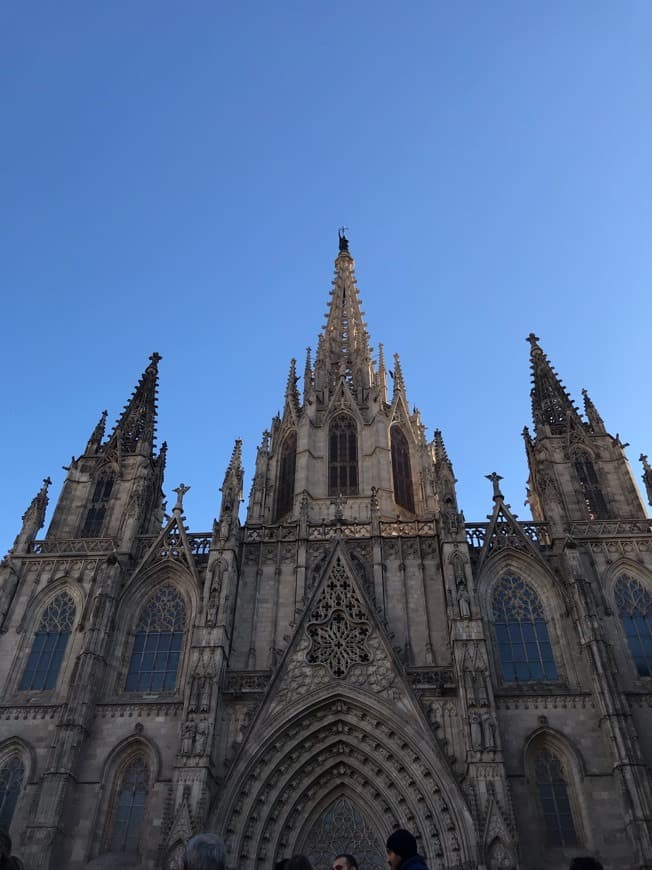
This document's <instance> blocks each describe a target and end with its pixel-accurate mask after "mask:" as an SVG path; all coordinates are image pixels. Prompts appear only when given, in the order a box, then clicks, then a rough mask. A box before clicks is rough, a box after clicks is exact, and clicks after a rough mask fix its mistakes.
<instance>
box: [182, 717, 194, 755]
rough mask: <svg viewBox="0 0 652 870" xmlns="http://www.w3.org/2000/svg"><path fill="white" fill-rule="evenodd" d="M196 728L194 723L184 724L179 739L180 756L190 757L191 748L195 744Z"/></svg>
mask: <svg viewBox="0 0 652 870" xmlns="http://www.w3.org/2000/svg"><path fill="white" fill-rule="evenodd" d="M196 731H197V726H196V724H195V723H194V722H185V723H184V726H183V731H182V738H181V754H182V755H192V747H193V744H194V742H195V733H196Z"/></svg>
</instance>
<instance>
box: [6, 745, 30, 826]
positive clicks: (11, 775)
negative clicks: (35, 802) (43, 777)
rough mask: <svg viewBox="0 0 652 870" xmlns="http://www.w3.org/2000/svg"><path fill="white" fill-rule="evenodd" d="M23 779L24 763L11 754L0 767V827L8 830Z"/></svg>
mask: <svg viewBox="0 0 652 870" xmlns="http://www.w3.org/2000/svg"><path fill="white" fill-rule="evenodd" d="M24 779H25V765H24V764H23V762H22V761H21V760H20V758H18V756H17V755H13V756H12V757H11V758H9V759H8V760H7V761H5V763H4V764H3V765H2V767H1V768H0V829H1V830H4V831H8V830H9V826H10V825H11V820H12V819H13V817H14V810H15V809H16V803H17V802H18V797H19V796H20V792H21V789H22V787H23V780H24Z"/></svg>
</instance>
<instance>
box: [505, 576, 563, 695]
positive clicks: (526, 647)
mask: <svg viewBox="0 0 652 870" xmlns="http://www.w3.org/2000/svg"><path fill="white" fill-rule="evenodd" d="M491 604H492V617H493V623H494V632H495V635H496V643H497V645H498V655H499V657H500V665H501V668H502V672H503V679H504V680H505V681H506V682H531V681H535V680H557V679H558V674H557V667H556V665H555V660H554V657H553V654H552V646H551V644H550V637H549V635H548V626H547V625H546V620H545V615H544V612H543V605H542V604H541V599H540V598H539V596H538V595H537V593H536V590H535V589H534V587H532V586H531V585H530V584H529V583H526V581H525V580H523V579H522V578H521V577H518V576H516V575H512V574H505V575H504V576H503V577H502V578H501V579H500V580H499V581H498V582H497V583H496V585H495V586H494V590H493V595H492V602H491Z"/></svg>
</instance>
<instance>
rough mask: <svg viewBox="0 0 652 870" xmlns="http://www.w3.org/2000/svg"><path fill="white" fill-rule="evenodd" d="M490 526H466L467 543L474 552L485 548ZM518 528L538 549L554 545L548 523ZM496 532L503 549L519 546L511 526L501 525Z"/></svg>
mask: <svg viewBox="0 0 652 870" xmlns="http://www.w3.org/2000/svg"><path fill="white" fill-rule="evenodd" d="M490 525H491V524H490V523H466V524H465V530H466V542H467V544H468V545H469V547H471V549H472V550H481V549H482V548H483V547H484V544H485V541H486V538H487V531H488V530H489V526H490ZM518 527H519V529H520V530H521V531H522V532H523V534H524V535H525V536H526V537H527V538H529V539H530V541H532V543H533V544H534V545H535V546H536V547H549V546H550V545H551V544H552V540H551V538H550V531H549V527H548V524H547V523H518ZM496 531H497V533H498V534H497V538H499V539H500V544H501V545H502V546H503V547H509V546H516V547H517V546H518V537H517V535H516V534H514V532H513V531H512V530H511V526H509V527H507V524H506V523H499V524H498V525H497V526H496Z"/></svg>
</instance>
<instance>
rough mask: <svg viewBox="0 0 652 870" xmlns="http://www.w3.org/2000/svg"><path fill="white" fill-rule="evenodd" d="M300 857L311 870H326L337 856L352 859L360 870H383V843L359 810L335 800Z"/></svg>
mask: <svg viewBox="0 0 652 870" xmlns="http://www.w3.org/2000/svg"><path fill="white" fill-rule="evenodd" d="M303 853H304V854H305V855H306V857H307V858H308V859H309V861H310V863H311V864H312V866H313V868H314V870H330V868H331V867H332V865H333V858H334V857H336V856H337V855H342V854H350V855H354V856H355V857H356V859H357V861H358V866H359V867H364V870H387V863H386V862H387V858H386V856H385V850H384V843H383V840H382V839H381V837H380V836H379V835H378V834H377V833H376V831H374V829H373V828H372V827H371V825H370V824H369V822H368V821H367V819H366V818H365V817H364V816H363V814H362V813H361V812H360V810H359V809H358V808H357V807H356V806H355V805H354V804H353V803H351V801H350V800H349V799H348V798H346V797H340V798H338V799H337V800H336V801H335V802H334V803H332V804H331V805H330V806H329V807H328V808H327V809H326V810H325V811H324V812H323V813H322V815H321V816H320V817H319V819H317V821H316V822H315V824H314V826H313V828H312V830H311V831H310V833H309V834H308V837H307V839H306V842H305V845H304V846H303Z"/></svg>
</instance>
